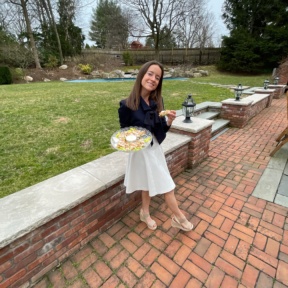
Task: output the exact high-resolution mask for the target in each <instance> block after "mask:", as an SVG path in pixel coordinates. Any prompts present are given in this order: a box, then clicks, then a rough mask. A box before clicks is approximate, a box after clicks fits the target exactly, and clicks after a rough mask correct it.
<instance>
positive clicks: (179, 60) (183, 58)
mask: <svg viewBox="0 0 288 288" xmlns="http://www.w3.org/2000/svg"><path fill="white" fill-rule="evenodd" d="M220 51H221V49H220V48H204V49H195V48H192V49H169V50H168V49H167V50H161V51H160V52H159V58H158V60H159V61H160V62H161V63H163V64H169V65H183V64H193V65H210V64H215V63H217V62H218V61H219V59H220ZM127 52H128V53H129V54H130V55H131V57H132V59H133V62H134V64H135V65H140V64H143V63H145V62H147V61H150V60H154V59H156V55H155V51H154V50H153V49H145V48H143V49H129V50H119V51H115V50H102V49H85V50H83V53H84V54H106V55H112V56H113V57H116V58H120V59H122V60H123V58H122V55H123V53H127Z"/></svg>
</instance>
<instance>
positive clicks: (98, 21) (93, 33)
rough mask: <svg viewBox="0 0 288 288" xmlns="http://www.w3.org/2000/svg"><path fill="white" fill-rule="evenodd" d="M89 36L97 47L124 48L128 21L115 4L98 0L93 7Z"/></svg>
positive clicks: (105, 0)
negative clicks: (96, 4) (95, 6)
mask: <svg viewBox="0 0 288 288" xmlns="http://www.w3.org/2000/svg"><path fill="white" fill-rule="evenodd" d="M89 37H90V40H92V41H95V44H96V46H97V47H99V48H108V49H111V48H126V46H127V40H128V21H127V19H126V17H125V16H124V14H123V13H122V11H121V8H120V7H119V6H117V4H115V3H114V2H113V1H111V0H100V2H99V4H98V6H97V8H95V9H93V15H92V21H91V26H90V32H89Z"/></svg>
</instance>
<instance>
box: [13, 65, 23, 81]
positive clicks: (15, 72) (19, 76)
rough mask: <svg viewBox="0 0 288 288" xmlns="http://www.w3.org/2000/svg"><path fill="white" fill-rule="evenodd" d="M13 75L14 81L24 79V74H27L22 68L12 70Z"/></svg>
mask: <svg viewBox="0 0 288 288" xmlns="http://www.w3.org/2000/svg"><path fill="white" fill-rule="evenodd" d="M11 73H12V79H13V80H20V79H23V77H24V74H25V73H24V71H23V69H22V68H15V69H12V70H11Z"/></svg>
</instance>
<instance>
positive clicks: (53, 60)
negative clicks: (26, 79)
mask: <svg viewBox="0 0 288 288" xmlns="http://www.w3.org/2000/svg"><path fill="white" fill-rule="evenodd" d="M58 63H59V61H58V59H57V57H56V56H55V55H49V56H48V61H47V63H45V64H44V66H45V67H46V68H55V67H57V66H58Z"/></svg>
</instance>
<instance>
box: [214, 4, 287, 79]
mask: <svg viewBox="0 0 288 288" xmlns="http://www.w3.org/2000/svg"><path fill="white" fill-rule="evenodd" d="M222 16H223V19H224V22H225V23H226V25H227V28H228V29H229V30H230V36H229V37H228V36H225V37H223V43H222V52H221V59H220V62H219V68H221V69H224V70H228V71H234V72H236V71H237V72H253V73H255V72H262V71H263V69H273V68H274V67H276V66H278V65H279V62H280V61H281V60H282V59H283V58H285V57H287V55H288V21H287V19H288V4H287V0H274V1H271V0H225V2H224V13H223V15H222Z"/></svg>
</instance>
